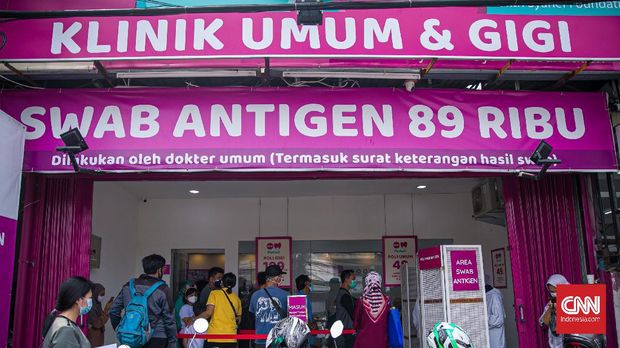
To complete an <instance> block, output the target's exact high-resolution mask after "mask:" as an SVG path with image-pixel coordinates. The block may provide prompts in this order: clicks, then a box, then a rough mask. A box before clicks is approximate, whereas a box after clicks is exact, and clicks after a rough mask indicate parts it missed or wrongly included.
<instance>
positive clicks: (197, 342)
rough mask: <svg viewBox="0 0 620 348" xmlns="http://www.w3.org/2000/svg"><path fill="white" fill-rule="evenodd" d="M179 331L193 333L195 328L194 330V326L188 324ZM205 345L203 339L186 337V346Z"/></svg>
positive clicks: (199, 347)
mask: <svg viewBox="0 0 620 348" xmlns="http://www.w3.org/2000/svg"><path fill="white" fill-rule="evenodd" d="M181 333H184V334H188V335H194V334H196V330H194V326H192V325H190V326H188V327H186V328H185V329H183V330H181ZM204 345H205V340H203V339H199V338H196V339H194V340H193V341H192V339H191V338H188V339H187V348H203V347H204Z"/></svg>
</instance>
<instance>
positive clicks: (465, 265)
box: [450, 250, 480, 291]
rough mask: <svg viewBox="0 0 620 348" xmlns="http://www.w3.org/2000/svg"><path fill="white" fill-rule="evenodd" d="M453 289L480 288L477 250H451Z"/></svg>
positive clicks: (473, 289) (467, 289) (474, 289)
mask: <svg viewBox="0 0 620 348" xmlns="http://www.w3.org/2000/svg"><path fill="white" fill-rule="evenodd" d="M450 263H451V268H452V291H477V290H480V279H479V277H478V264H477V262H476V251H475V250H451V251H450Z"/></svg>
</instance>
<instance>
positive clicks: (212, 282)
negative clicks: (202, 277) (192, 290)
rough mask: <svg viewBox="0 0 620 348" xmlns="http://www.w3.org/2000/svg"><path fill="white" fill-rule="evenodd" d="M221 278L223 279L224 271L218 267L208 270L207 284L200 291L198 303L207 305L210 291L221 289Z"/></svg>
mask: <svg viewBox="0 0 620 348" xmlns="http://www.w3.org/2000/svg"><path fill="white" fill-rule="evenodd" d="M222 277H224V270H223V269H222V268H220V267H211V269H210V270H209V276H208V278H209V283H208V284H207V286H205V287H204V289H202V291H200V297H199V299H198V301H200V302H201V303H204V304H207V300H208V299H209V295H211V291H213V290H216V289H219V288H221V287H222Z"/></svg>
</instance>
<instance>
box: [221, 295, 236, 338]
mask: <svg viewBox="0 0 620 348" xmlns="http://www.w3.org/2000/svg"><path fill="white" fill-rule="evenodd" d="M220 290H222V291H223V292H224V295H225V296H226V299H227V300H228V303H230V308H232V310H233V313H235V324H236V325H237V333H239V321H237V318H240V317H239V314H237V310H236V309H235V305H233V303H232V301H231V300H230V297H228V293H226V290H224V289H220Z"/></svg>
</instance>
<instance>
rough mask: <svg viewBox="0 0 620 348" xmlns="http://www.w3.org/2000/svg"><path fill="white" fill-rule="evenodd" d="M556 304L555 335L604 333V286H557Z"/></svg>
mask: <svg viewBox="0 0 620 348" xmlns="http://www.w3.org/2000/svg"><path fill="white" fill-rule="evenodd" d="M556 303H557V305H556V306H557V307H556V316H557V318H556V324H557V326H556V331H557V333H559V334H605V333H606V314H607V313H606V307H605V305H606V292H605V285H604V284H594V285H558V287H557V302H556Z"/></svg>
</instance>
